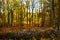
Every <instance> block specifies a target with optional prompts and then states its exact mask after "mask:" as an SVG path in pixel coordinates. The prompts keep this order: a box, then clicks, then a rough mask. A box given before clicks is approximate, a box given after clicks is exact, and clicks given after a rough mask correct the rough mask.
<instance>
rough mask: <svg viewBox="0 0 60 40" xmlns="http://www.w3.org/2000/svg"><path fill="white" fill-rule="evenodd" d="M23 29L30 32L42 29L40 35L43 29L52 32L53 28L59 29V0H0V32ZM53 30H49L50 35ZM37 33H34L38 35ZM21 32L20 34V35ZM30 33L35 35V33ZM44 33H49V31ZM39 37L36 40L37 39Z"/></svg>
mask: <svg viewBox="0 0 60 40" xmlns="http://www.w3.org/2000/svg"><path fill="white" fill-rule="evenodd" d="M25 29H26V32H27V30H28V33H29V30H30V31H31V33H34V30H35V31H36V32H37V31H38V32H40V31H43V32H42V33H41V34H40V35H43V34H44V35H45V33H46V32H45V30H54V32H55V30H59V29H60V0H0V30H1V33H2V32H3V33H5V32H9V31H12V32H15V31H19V30H21V31H22V30H25ZM37 29H38V30H37ZM32 30H33V31H32ZM22 32H25V31H22ZM38 32H37V33H38ZM47 32H48V31H47ZM54 32H51V35H53V33H54ZM56 32H57V31H56ZM37 33H36V35H38V34H37ZM18 34H19V33H18ZM18 34H16V35H18ZM23 34H24V33H23ZM23 34H21V37H22V35H23ZM26 34H27V33H26ZM1 35H2V34H1ZM19 35H20V34H19ZM27 35H28V34H27ZM31 35H34V36H36V35H35V34H31ZM46 35H49V33H48V34H46ZM46 35H45V36H46ZM57 35H58V34H57ZM24 36H25V34H24ZM28 36H29V35H28ZM36 37H37V36H36ZM39 37H41V36H39ZM39 37H38V39H37V40H39ZM42 37H43V36H42ZM58 37H59V36H58ZM29 38H30V36H29ZM43 38H44V37H43ZM18 39H19V38H17V40H18ZM34 39H35V38H33V40H34ZM48 39H49V38H48ZM48 39H47V40H48ZM14 40H15V39H14ZM21 40H22V39H21ZM26 40H27V39H26ZM29 40H31V39H29ZM50 40H51V39H50Z"/></svg>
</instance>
